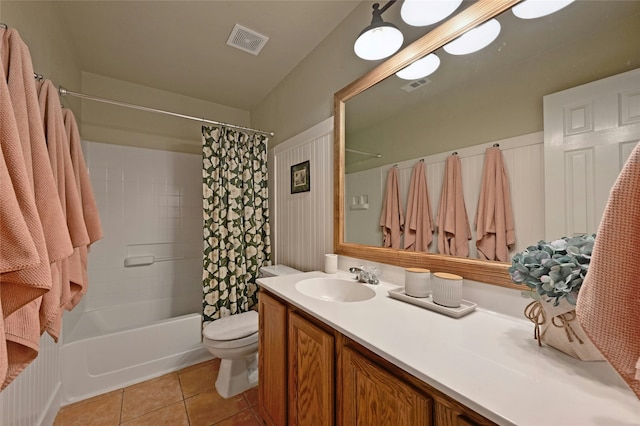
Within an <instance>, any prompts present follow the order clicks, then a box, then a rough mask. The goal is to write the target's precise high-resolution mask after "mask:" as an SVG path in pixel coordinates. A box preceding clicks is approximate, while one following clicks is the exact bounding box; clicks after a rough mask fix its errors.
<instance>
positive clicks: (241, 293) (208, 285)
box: [202, 126, 271, 326]
mask: <svg viewBox="0 0 640 426" xmlns="http://www.w3.org/2000/svg"><path fill="white" fill-rule="evenodd" d="M267 140H268V138H267V137H266V136H265V135H259V134H248V133H245V132H242V131H238V130H232V129H227V128H225V127H207V126H203V127H202V165H203V168H202V190H203V208H204V256H203V257H204V259H203V277H202V278H203V286H204V288H203V290H204V299H203V325H204V326H206V325H207V324H208V323H210V322H211V321H213V320H216V319H218V318H221V317H226V316H228V315H234V314H238V313H241V312H247V311H248V310H250V309H252V308H253V307H254V306H255V305H257V302H258V293H257V292H258V288H257V285H256V283H255V281H256V278H257V277H258V272H259V268H260V266H262V265H263V264H265V263H266V262H267V261H270V260H271V241H270V237H269V233H270V231H269V209H268V186H267Z"/></svg>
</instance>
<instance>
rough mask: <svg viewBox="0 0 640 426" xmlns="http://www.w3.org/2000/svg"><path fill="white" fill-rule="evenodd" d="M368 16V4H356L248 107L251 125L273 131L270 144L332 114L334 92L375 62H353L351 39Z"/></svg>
mask: <svg viewBox="0 0 640 426" xmlns="http://www.w3.org/2000/svg"><path fill="white" fill-rule="evenodd" d="M370 16H371V4H370V3H368V2H364V3H363V4H361V5H359V6H358V7H356V8H355V9H354V11H353V12H352V13H351V14H349V15H348V16H347V17H346V18H345V19H344V21H342V22H341V23H340V24H339V25H338V26H337V27H336V29H335V30H334V31H332V32H331V33H330V34H329V35H328V36H327V37H326V38H325V39H324V40H323V41H322V42H321V43H320V44H319V45H318V47H316V48H315V49H314V50H313V51H312V52H311V53H310V54H309V55H308V56H307V57H306V58H305V59H304V60H303V61H302V62H301V63H300V64H299V65H298V66H297V67H296V68H295V69H294V70H293V71H291V73H289V75H288V76H287V77H286V78H285V79H284V80H283V81H282V82H281V83H280V84H279V85H278V86H277V87H276V88H275V89H274V90H273V91H272V92H271V93H269V95H267V97H266V98H265V99H264V100H263V101H262V102H261V103H260V104H259V105H258V106H257V107H256V108H254V109H253V110H251V127H253V128H256V129H269V130H272V131H274V132H275V133H276V136H275V137H274V138H272V139H271V140H270V141H269V145H270V146H275V145H277V144H278V143H280V142H283V141H286V140H287V139H289V138H291V137H293V136H295V135H297V134H299V133H301V132H302V131H304V130H306V129H308V128H310V127H312V126H313V125H315V124H318V123H320V122H321V121H322V120H325V119H326V118H328V117H330V116H332V115H333V94H334V93H335V92H337V91H338V90H340V89H342V88H343V87H344V86H346V85H347V84H349V83H351V82H352V81H353V80H355V79H356V78H357V77H359V76H360V75H361V74H363V73H365V72H366V71H368V70H370V69H372V68H373V67H374V66H375V65H377V62H376V63H374V62H368V61H361V60H356V61H354V56H355V55H354V53H353V42H354V41H355V39H356V37H357V36H358V33H359V31H361V30H362V28H364V27H365V26H366V25H367V24H368V22H367V20H368V19H370Z"/></svg>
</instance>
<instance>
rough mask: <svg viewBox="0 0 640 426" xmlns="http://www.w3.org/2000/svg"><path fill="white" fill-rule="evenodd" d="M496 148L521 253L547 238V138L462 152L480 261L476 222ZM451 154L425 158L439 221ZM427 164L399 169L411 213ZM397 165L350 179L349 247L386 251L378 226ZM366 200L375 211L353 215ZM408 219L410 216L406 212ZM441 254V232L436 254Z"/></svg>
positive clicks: (405, 164)
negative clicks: (489, 156)
mask: <svg viewBox="0 0 640 426" xmlns="http://www.w3.org/2000/svg"><path fill="white" fill-rule="evenodd" d="M494 143H499V144H500V150H501V151H502V154H503V158H504V161H505V167H506V169H507V175H508V177H509V181H510V188H511V205H512V207H513V216H514V222H515V228H516V244H515V246H514V248H513V249H512V250H511V253H512V254H513V253H515V252H518V251H521V250H524V249H525V248H526V247H527V246H530V245H532V244H534V243H537V242H538V241H539V240H541V239H543V238H544V154H543V148H544V143H543V134H542V132H537V133H532V134H528V135H523V136H518V137H514V138H509V139H504V140H501V141H495V142H491V143H486V144H481V145H476V146H473V147H469V148H463V149H459V150H457V155H458V156H460V159H461V162H462V181H463V183H462V187H463V192H464V199H465V204H466V207H467V216H468V218H469V225H470V226H471V231H472V234H473V238H472V240H471V241H470V242H469V248H470V252H469V253H470V257H477V251H476V248H475V226H474V221H475V216H476V210H477V205H478V198H479V196H480V183H481V181H482V170H483V166H484V153H485V151H486V149H487V148H489V147H491V146H492V145H493V144H494ZM448 155H451V153H450V152H448V153H442V154H435V155H430V156H428V157H422V159H424V162H425V165H426V175H427V185H428V187H429V199H430V201H431V208H432V210H433V212H432V214H433V220H434V221H436V218H437V213H438V206H439V205H440V193H441V189H442V181H443V177H444V168H445V161H446V157H447V156H448ZM420 159H421V158H415V159H412V160H408V161H403V162H401V163H398V164H397V165H398V178H399V185H400V194H401V198H402V205H403V206H404V208H405V210H406V205H407V197H408V193H409V182H410V180H411V171H412V169H413V166H414V165H415V163H416V162H417V161H418V160H420ZM392 166H393V164H389V165H386V166H382V167H379V168H376V169H371V170H365V171H361V172H356V173H351V174H349V175H347V177H346V186H347V188H348V189H347V193H346V197H345V199H346V203H347V206H346V209H345V219H346V226H345V234H346V239H347V241H348V242H356V243H365V244H368V245H378V246H379V245H381V243H382V232H381V229H380V226H379V225H378V223H379V219H380V211H381V208H382V200H383V198H384V188H385V185H386V179H387V173H388V170H389V168H390V167H392ZM361 195H365V196H367V198H368V202H369V208H368V209H366V210H359V209H352V208H351V203H352V202H353V199H354V197H359V196H361ZM405 213H406V212H405ZM436 251H437V231H436V234H434V241H433V243H432V244H431V247H430V252H433V253H435V252H436Z"/></svg>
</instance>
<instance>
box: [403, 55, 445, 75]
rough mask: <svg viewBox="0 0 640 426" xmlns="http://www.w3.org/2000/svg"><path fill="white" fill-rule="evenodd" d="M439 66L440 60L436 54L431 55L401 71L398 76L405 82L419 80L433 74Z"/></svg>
mask: <svg viewBox="0 0 640 426" xmlns="http://www.w3.org/2000/svg"><path fill="white" fill-rule="evenodd" d="M439 66H440V58H438V56H437V55H436V54H435V53H430V54H428V55H427V56H425V57H424V58H421V59H418V60H417V61H415V62H414V63H412V64H411V65H408V66H406V67H405V68H403V69H401V70H400V71H398V72H397V73H396V75H397V76H398V77H400V78H401V79H403V80H417V79H419V78H424V77H426V76H428V75H431V74H433V73H434V72H435V71H436V70H437V69H438V67H439Z"/></svg>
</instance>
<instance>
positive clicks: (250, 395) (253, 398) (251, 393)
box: [242, 386, 258, 407]
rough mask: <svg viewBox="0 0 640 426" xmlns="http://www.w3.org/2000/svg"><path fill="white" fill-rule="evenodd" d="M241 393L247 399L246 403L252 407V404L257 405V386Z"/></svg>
mask: <svg viewBox="0 0 640 426" xmlns="http://www.w3.org/2000/svg"><path fill="white" fill-rule="evenodd" d="M242 395H243V396H244V398H245V399H246V400H247V404H249V406H250V407H253V406H254V405H258V387H257V386H255V387H252V388H251V389H249V390H246V391H244V392H242Z"/></svg>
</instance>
